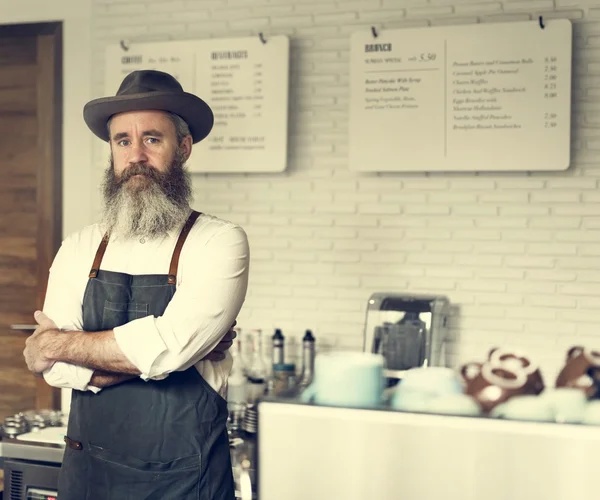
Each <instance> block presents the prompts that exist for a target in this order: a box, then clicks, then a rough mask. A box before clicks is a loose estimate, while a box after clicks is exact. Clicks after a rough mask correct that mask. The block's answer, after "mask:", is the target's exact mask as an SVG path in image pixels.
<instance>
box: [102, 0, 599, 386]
mask: <svg viewBox="0 0 600 500" xmlns="http://www.w3.org/2000/svg"><path fill="white" fill-rule="evenodd" d="M541 14H543V15H544V16H546V17H547V18H568V19H571V20H573V22H574V68H573V74H574V80H573V133H572V138H573V166H572V168H571V169H570V170H569V171H567V172H561V173H534V174H528V173H510V174H507V173H498V174H495V173H482V174H479V175H474V174H443V173H440V174H432V175H419V174H392V173H386V174H380V175H357V174H355V173H352V172H350V171H349V170H348V168H347V162H346V156H347V149H348V139H347V133H346V131H347V125H348V109H347V108H348V89H349V81H348V70H349V68H348V58H349V34H350V33H352V32H353V31H354V30H358V29H369V27H370V26H371V25H374V26H376V27H377V28H379V29H386V28H390V29H391V28H402V27H414V26H423V27H426V26H431V25H451V24H466V23H475V22H511V21H520V20H529V19H536V18H537V16H538V15H541ZM599 19H600V6H598V5H592V3H591V2H589V3H587V2H579V1H576V0H555V1H554V2H553V1H552V0H526V1H488V2H485V1H481V0H475V1H467V0H463V1H460V0H459V1H457V0H404V1H403V0H339V1H335V2H334V1H320V0H173V1H159V0H139V1H134V0H132V1H123V0H95V1H94V18H93V40H94V47H93V53H94V74H93V78H94V94H95V95H103V91H104V89H103V79H104V74H103V73H104V46H105V44H107V43H114V42H117V41H119V40H120V39H129V40H131V41H133V42H136V41H137V42H144V41H155V40H171V39H194V38H209V37H234V36H249V35H257V34H258V33H259V32H261V31H262V32H264V33H265V35H266V36H267V37H268V36H269V35H276V34H285V35H289V36H290V37H291V90H290V103H291V105H290V138H289V151H290V155H289V157H290V161H289V168H288V170H287V171H286V172H285V173H284V174H281V175H252V176H248V175H197V176H196V177H195V179H194V188H195V195H196V200H197V201H196V207H197V208H199V209H201V210H203V211H206V212H211V213H214V214H215V215H218V216H221V217H224V218H227V219H230V220H233V221H235V222H238V223H240V224H241V225H242V226H243V227H244V228H245V229H246V231H247V232H248V235H249V237H250V243H251V248H252V267H251V283H250V288H249V294H248V299H247V302H246V304H245V306H244V308H243V311H242V314H241V317H240V319H239V323H240V325H241V326H242V327H245V328H257V327H258V328H263V329H264V330H265V331H267V332H270V331H271V330H272V328H273V327H275V326H278V327H281V328H283V330H284V333H285V334H286V335H288V336H295V337H298V336H300V335H302V333H303V331H304V329H306V328H311V329H313V330H314V332H315V334H316V336H317V339H318V342H319V344H320V345H322V346H337V347H344V348H360V347H361V345H362V333H363V325H364V309H365V305H366V302H367V299H368V297H369V295H370V294H371V293H372V292H374V291H380V290H387V291H393V292H407V293H413V292H414V293H417V292H420V293H422V292H427V293H434V294H437V293H440V294H446V295H447V296H448V297H449V298H450V299H451V300H452V302H453V303H455V304H457V306H458V307H459V314H457V315H456V316H455V317H454V318H453V321H452V334H453V339H454V340H453V342H452V344H451V345H450V347H449V352H450V355H451V361H452V363H454V364H458V363H461V362H463V361H467V360H472V359H476V358H481V357H482V356H484V355H485V353H486V352H487V350H488V348H490V347H491V346H495V345H504V344H510V345H519V346H522V347H524V348H526V349H529V350H531V351H533V352H534V353H535V355H536V356H537V359H538V360H539V361H540V362H541V363H542V367H543V369H544V372H545V374H546V377H547V379H548V380H550V381H552V380H553V379H554V377H555V374H556V370H557V369H558V368H559V367H560V365H561V364H562V362H563V357H564V354H565V352H566V349H567V348H568V347H569V346H571V345H573V344H575V343H583V344H585V345H590V346H596V347H600V308H599V307H598V304H599V303H600V258H599V256H600V191H598V187H599V186H598V182H599V180H598V179H599V177H600V156H599V154H598V153H599V151H600V102H598V101H596V99H597V98H598V96H600V62H599V61H600V23H599V22H598V20H599ZM100 156H101V155H95V158H97V160H96V161H95V163H96V175H97V176H98V177H99V176H100V173H101V170H102V168H103V167H104V159H103V158H100V160H101V161H99V160H98V158H99V157H100ZM94 205H95V208H96V210H97V209H98V207H99V206H100V200H99V198H98V199H97V200H95V203H94Z"/></svg>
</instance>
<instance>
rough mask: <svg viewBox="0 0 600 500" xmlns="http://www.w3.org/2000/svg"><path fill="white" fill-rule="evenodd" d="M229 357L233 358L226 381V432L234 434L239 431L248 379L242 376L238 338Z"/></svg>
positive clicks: (242, 365) (240, 347) (242, 368)
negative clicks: (227, 413) (227, 414)
mask: <svg viewBox="0 0 600 500" xmlns="http://www.w3.org/2000/svg"><path fill="white" fill-rule="evenodd" d="M231 357H232V358H233V366H232V368H231V374H230V375H229V379H228V381H227V409H228V411H229V416H228V419H227V421H228V430H229V431H231V432H235V431H237V430H238V429H239V426H240V423H241V419H242V416H243V414H244V409H245V407H246V401H247V399H248V388H247V384H248V379H247V378H246V375H245V374H244V364H243V360H242V341H241V339H240V337H236V338H235V339H234V341H233V346H232V349H231Z"/></svg>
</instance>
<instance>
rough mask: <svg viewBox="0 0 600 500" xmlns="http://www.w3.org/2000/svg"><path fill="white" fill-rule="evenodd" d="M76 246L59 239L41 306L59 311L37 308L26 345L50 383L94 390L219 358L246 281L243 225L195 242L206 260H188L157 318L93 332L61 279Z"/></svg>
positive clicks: (76, 294) (77, 291) (74, 292)
mask: <svg viewBox="0 0 600 500" xmlns="http://www.w3.org/2000/svg"><path fill="white" fill-rule="evenodd" d="M191 236H192V235H191V234H190V237H191ZM74 248H76V247H74V244H73V243H72V242H71V243H69V242H68V240H66V241H65V242H64V243H63V246H62V247H61V250H60V251H59V253H58V254H57V256H56V258H55V262H54V263H53V268H52V270H51V273H50V279H49V283H48V292H47V297H46V304H45V311H46V312H47V313H48V315H56V316H57V317H48V316H47V315H46V314H44V313H42V312H39V311H38V312H36V313H35V318H36V321H37V322H38V324H39V327H38V328H37V330H36V331H35V332H34V334H33V335H31V336H30V337H29V338H28V339H27V343H26V348H25V351H24V356H25V360H26V362H27V365H28V367H29V369H30V370H31V371H32V372H34V373H37V374H40V373H43V375H44V378H45V379H46V381H47V382H48V383H49V384H50V385H54V386H56V387H69V388H74V389H79V390H88V389H89V390H99V389H100V388H102V387H106V386H109V385H113V384H116V383H119V382H122V381H125V380H128V379H130V378H134V377H140V378H142V379H144V380H149V379H161V378H165V377H166V376H168V374H169V373H170V372H172V371H178V370H185V369H187V368H189V367H190V366H192V365H194V364H196V363H197V362H198V361H200V360H205V359H207V360H211V361H219V360H221V359H223V358H224V357H225V354H224V351H226V350H227V349H228V348H229V346H230V345H231V341H232V340H233V338H234V335H235V334H234V333H233V332H232V331H231V328H232V326H231V325H232V324H235V323H234V319H235V317H236V316H237V314H238V312H239V310H240V309H241V306H242V304H243V302H244V299H245V294H246V289H247V284H248V264H249V248H248V242H247V238H246V235H245V233H244V232H243V230H241V229H240V228H235V229H231V228H230V229H227V230H224V231H220V232H218V233H217V234H216V235H215V236H212V237H211V238H210V240H209V242H208V243H206V244H205V245H204V246H203V247H202V246H201V247H200V249H201V251H203V252H204V253H208V254H209V255H208V258H207V256H206V255H198V257H197V258H196V259H194V258H188V260H187V262H188V264H186V273H185V275H184V280H183V282H182V283H181V285H180V286H178V289H177V291H176V292H175V295H174V296H173V299H172V300H171V302H170V303H169V305H168V306H167V309H166V310H165V313H164V314H163V315H162V316H161V317H158V318H155V317H153V316H147V317H145V318H141V319H136V320H134V321H131V322H130V323H127V324H125V325H123V326H120V327H117V328H115V329H114V330H107V331H99V332H85V331H82V328H81V297H82V295H83V293H82V290H81V287H79V288H78V287H77V286H74V287H73V286H69V285H68V284H67V280H65V276H73V275H74V273H73V272H72V271H70V272H68V273H67V272H66V270H67V269H69V270H70V269H71V268H72V261H73V260H74V257H73V249H74ZM184 252H185V249H184ZM183 257H184V254H182V261H181V262H182V267H183ZM63 271H64V272H63ZM86 274H87V273H86ZM66 303H68V306H67V307H65V304H66ZM65 310H66V311H67V312H64V313H63V311H65ZM68 311H77V314H73V313H71V312H68ZM61 313H63V314H62V316H61ZM77 315H78V316H79V318H77V317H75V316H77ZM53 320H55V321H56V324H55V323H54V321H53ZM57 325H58V327H57ZM63 329H64V330H69V331H63Z"/></svg>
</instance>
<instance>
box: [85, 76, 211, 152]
mask: <svg viewBox="0 0 600 500" xmlns="http://www.w3.org/2000/svg"><path fill="white" fill-rule="evenodd" d="M151 109H155V110H160V111H170V112H171V113H175V114H176V115H179V116H180V117H181V118H182V119H183V120H184V121H185V122H186V123H187V124H188V126H189V128H190V133H191V134H192V139H193V141H194V143H196V142H199V141H201V140H202V139H204V138H205V137H206V136H207V135H208V134H209V133H210V131H211V129H212V127H213V123H214V116H213V112H212V110H211V109H210V106H209V105H208V104H206V103H205V102H204V101H203V100H202V99H200V98H199V97H198V96H195V95H194V94H189V93H188V92H184V90H183V88H182V86H181V84H180V83H179V82H178V81H177V80H176V79H175V78H174V77H173V76H172V75H169V74H168V73H164V72H162V71H155V70H140V71H133V72H132V73H129V74H128V75H127V76H126V77H125V79H124V80H123V82H122V83H121V86H120V87H119V90H118V91H117V94H116V95H115V96H114V97H113V96H111V97H101V98H100V99H94V100H93V101H90V102H88V103H87V104H86V105H85V106H84V108H83V119H84V120H85V123H86V124H87V126H88V127H89V128H90V130H91V131H92V132H93V133H94V134H96V135H97V136H98V137H99V138H100V139H102V140H103V141H106V142H108V140H109V136H108V130H107V127H106V124H107V123H108V120H109V119H110V117H111V116H113V115H116V114H118V113H125V112H127V111H142V110H151Z"/></svg>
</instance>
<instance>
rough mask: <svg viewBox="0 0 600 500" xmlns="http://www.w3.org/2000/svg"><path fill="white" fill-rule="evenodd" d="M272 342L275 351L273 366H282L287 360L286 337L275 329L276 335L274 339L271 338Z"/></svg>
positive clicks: (272, 353) (272, 359) (273, 351)
mask: <svg viewBox="0 0 600 500" xmlns="http://www.w3.org/2000/svg"><path fill="white" fill-rule="evenodd" d="M271 342H272V344H273V350H272V352H271V364H273V365H280V364H282V363H284V360H285V351H284V344H285V337H284V336H283V333H282V332H281V330H280V329H279V328H276V329H275V333H274V334H273V337H271Z"/></svg>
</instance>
